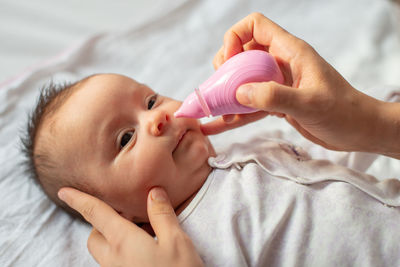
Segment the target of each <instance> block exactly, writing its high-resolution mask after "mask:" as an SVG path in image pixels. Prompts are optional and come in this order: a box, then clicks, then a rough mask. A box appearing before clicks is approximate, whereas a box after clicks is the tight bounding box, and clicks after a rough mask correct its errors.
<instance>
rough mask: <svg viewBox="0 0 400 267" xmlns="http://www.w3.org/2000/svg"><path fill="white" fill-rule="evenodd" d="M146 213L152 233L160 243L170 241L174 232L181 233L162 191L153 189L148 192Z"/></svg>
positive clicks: (176, 219)
mask: <svg viewBox="0 0 400 267" xmlns="http://www.w3.org/2000/svg"><path fill="white" fill-rule="evenodd" d="M147 213H148V215H149V220H150V224H151V226H152V227H153V230H154V233H155V234H156V236H157V238H158V240H159V241H160V242H163V241H166V242H167V241H168V240H170V236H171V234H174V233H176V230H178V231H182V230H181V228H180V226H179V222H178V218H177V217H176V215H175V211H174V209H173V207H172V206H171V203H170V201H169V198H168V195H167V193H166V192H165V190H164V189H162V188H160V187H154V188H152V189H151V190H150V192H149V195H148V198H147Z"/></svg>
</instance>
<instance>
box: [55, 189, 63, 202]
mask: <svg viewBox="0 0 400 267" xmlns="http://www.w3.org/2000/svg"><path fill="white" fill-rule="evenodd" d="M57 195H58V198H59V199H61V200H62V201H64V202H65V192H64V190H58V192H57Z"/></svg>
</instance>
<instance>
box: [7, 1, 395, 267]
mask: <svg viewBox="0 0 400 267" xmlns="http://www.w3.org/2000/svg"><path fill="white" fill-rule="evenodd" d="M53 2H54V1H53ZM84 2H85V3H82V1H79V2H78V1H71V2H70V3H69V4H70V5H72V7H71V6H70V5H68V6H65V7H63V6H62V5H60V4H58V3H57V4H55V3H52V2H51V1H46V0H42V1H41V3H42V5H40V4H38V2H37V1H35V3H33V2H32V3H28V2H23V3H21V2H18V1H11V0H9V1H2V2H1V3H0V10H2V11H0V15H1V16H0V17H1V20H2V23H0V36H3V37H2V40H3V38H4V41H2V42H1V44H0V58H1V59H2V60H0V73H1V74H0V79H1V81H0V101H1V105H0V135H1V138H0V145H1V150H0V166H1V169H0V195H1V198H2V200H1V202H0V214H1V216H0V266H95V265H96V263H95V262H94V261H93V259H92V258H91V256H90V255H89V253H88V251H87V249H86V240H87V237H88V234H89V231H90V228H89V227H88V226H87V225H85V224H83V223H81V222H79V221H76V220H71V219H70V218H69V217H68V216H66V215H65V214H64V213H63V212H62V211H60V210H59V209H58V208H56V207H55V206H54V205H53V204H52V203H51V202H50V201H49V200H48V199H47V198H46V197H45V196H44V195H43V194H42V193H41V191H40V190H39V188H37V187H36V186H35V185H34V184H33V182H32V181H29V179H28V177H27V176H26V175H25V174H24V173H23V168H22V166H21V162H22V154H21V153H20V151H19V147H20V145H19V138H18V136H19V134H20V132H21V130H22V129H23V127H24V126H25V123H26V113H27V112H28V111H29V110H30V109H31V108H32V107H33V104H34V102H35V99H36V97H37V95H38V88H39V87H40V86H41V85H42V84H43V83H45V82H47V81H49V79H53V80H55V81H63V80H77V79H80V78H82V77H84V76H86V75H89V74H92V73H98V72H116V73H121V74H125V75H128V76H131V77H133V78H135V79H137V80H138V81H141V82H144V83H147V84H148V85H149V86H151V87H152V88H153V89H155V90H156V91H158V92H160V93H161V94H165V95H168V96H170V97H173V98H177V99H184V97H185V96H186V95H187V94H189V93H190V92H191V91H192V90H193V88H194V87H196V86H197V85H198V84H200V83H201V82H202V81H203V80H204V79H206V78H207V77H208V76H209V75H210V74H211V73H212V72H213V69H212V64H211V62H212V58H213V56H214V54H215V52H216V51H217V50H218V48H219V47H220V45H221V44H222V38H223V34H224V32H225V31H226V30H227V29H228V28H229V27H230V26H231V25H232V24H233V23H235V22H236V21H238V20H239V19H241V18H243V17H244V16H246V15H247V14H249V13H251V12H253V11H259V12H262V13H264V14H265V15H267V16H268V17H270V18H271V19H273V20H274V21H276V22H277V23H278V24H280V25H282V26H283V27H284V28H286V29H287V30H289V31H290V32H292V33H293V34H295V35H297V36H299V37H301V38H303V39H305V40H306V41H307V42H309V43H311V44H312V45H313V46H314V47H315V48H316V49H317V51H319V53H320V54H321V55H322V56H323V57H324V58H326V59H327V60H328V61H329V62H330V63H331V64H332V65H333V66H334V67H335V68H336V69H338V70H339V72H341V73H342V74H343V75H344V76H345V78H346V79H348V80H349V81H350V82H351V83H352V84H353V85H354V86H355V87H357V88H358V89H360V90H362V91H364V92H366V93H368V94H370V95H372V96H374V97H377V98H380V99H384V98H385V97H386V96H388V95H389V94H390V93H391V92H393V91H394V90H396V85H400V67H399V62H400V40H399V39H400V38H399V36H400V34H399V32H400V30H399V21H400V20H398V19H397V17H395V12H394V11H395V9H396V8H395V7H394V6H392V3H391V2H389V1H383V0H353V1H347V0H336V1H331V2H326V1H318V0H308V1H298V0H286V1H272V0H263V1H262V0H259V1H258V0H254V1H245V0H243V1H240V0H235V1H228V0H225V1H212V0H208V1H189V0H187V1H185V0H180V1H161V0H160V1H150V2H148V3H147V4H145V3H142V1H137V2H132V3H128V4H122V3H120V4H114V5H113V6H109V5H108V4H107V3H106V1H94V0H92V1H84ZM121 2H122V1H121ZM44 4H45V5H46V8H44V6H43V5H44ZM74 4H75V6H73V5H74ZM64 5H67V4H64ZM72 11H74V12H72ZM15 14H17V15H22V17H18V18H17V15H15ZM39 29H40V31H39ZM38 38H39V40H41V41H38ZM40 38H41V39H40ZM79 39H82V40H81V41H79ZM42 40H44V41H42ZM61 49H63V52H62V53H58V51H60V50H61ZM50 55H53V56H52V57H48V56H50ZM43 57H48V58H46V59H43ZM33 63H34V64H33ZM32 64H33V65H32ZM9 77H10V78H9ZM260 132H262V134H264V135H269V136H274V137H280V138H283V139H286V140H289V141H291V142H293V143H295V144H297V145H300V146H303V147H305V148H306V149H307V150H308V151H309V152H310V154H311V155H312V156H314V157H318V158H327V159H330V160H332V161H335V162H337V163H340V164H343V165H347V166H350V167H353V168H355V169H358V170H362V171H365V172H367V173H370V174H373V175H374V176H376V177H377V178H378V179H383V178H389V177H391V178H399V173H400V166H399V165H400V164H398V161H396V160H394V159H390V158H387V157H383V156H375V155H370V154H365V153H344V152H332V151H327V150H325V149H323V148H321V147H319V146H316V145H313V144H312V143H310V142H308V141H307V140H305V139H304V138H302V137H301V136H300V135H299V134H298V133H297V132H296V131H294V130H293V129H292V128H291V127H289V125H288V124H287V123H286V122H284V121H283V120H279V119H277V118H266V119H264V120H262V121H260V122H257V123H254V124H252V125H249V126H246V127H244V128H241V129H237V130H234V131H231V132H230V133H229V134H222V135H219V136H215V137H212V139H211V140H212V142H213V144H214V145H215V147H216V148H217V150H218V149H221V148H223V147H224V146H227V145H229V144H231V143H232V142H237V141H245V140H247V139H248V138H250V137H251V136H253V135H257V134H260Z"/></svg>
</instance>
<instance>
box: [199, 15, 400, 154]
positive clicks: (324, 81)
mask: <svg viewBox="0 0 400 267" xmlns="http://www.w3.org/2000/svg"><path fill="white" fill-rule="evenodd" d="M248 49H263V50H265V51H268V52H269V53H270V54H272V55H273V56H274V57H275V59H276V60H277V62H278V64H279V66H280V68H281V70H282V73H283V75H284V77H285V83H284V84H278V83H276V82H264V83H250V84H246V85H242V86H241V87H239V89H238V90H237V92H236V98H237V100H238V101H239V102H240V103H241V104H243V105H246V106H249V107H254V108H258V109H260V110H263V111H264V112H258V113H254V114H241V115H230V116H224V117H222V118H219V119H217V120H215V121H213V122H210V123H208V124H204V125H203V126H202V130H203V132H204V133H205V134H217V133H220V132H223V131H226V130H228V129H232V128H235V127H238V126H241V125H243V124H246V123H249V122H252V121H254V120H257V119H259V118H261V117H263V116H266V115H268V114H273V115H278V116H281V117H285V118H286V120H287V121H288V122H289V123H290V124H291V125H292V126H293V127H294V128H296V129H297V130H298V131H299V132H300V133H301V134H302V135H303V136H305V137H306V138H308V139H309V140H311V141H313V142H315V143H317V144H320V145H322V146H324V147H326V148H328V149H333V150H344V151H367V152H376V153H381V154H386V155H390V156H394V157H400V142H397V141H396V140H398V136H399V133H400V121H399V116H398V114H399V111H400V108H399V105H398V104H397V105H396V104H390V103H385V102H382V101H378V100H376V99H374V98H372V97H369V96H367V95H365V94H363V93H361V92H359V91H357V90H356V89H355V88H353V87H352V86H351V85H350V84H349V83H348V82H347V81H346V80H345V79H344V78H343V77H342V76H341V75H340V74H339V73H338V72H337V71H336V70H335V69H334V68H333V67H332V66H331V65H329V64H328V63H327V62H326V61H325V60H324V59H323V58H322V57H321V56H319V55H318V53H317V52H316V51H315V50H314V49H313V48H312V47H311V46H310V45H308V44H307V43H306V42H304V41H303V40H301V39H299V38H296V37H295V36H293V35H291V34H290V33H288V32H287V31H285V30H284V29H282V28H281V27H280V26H278V25H277V24H275V23H274V22H272V21H271V20H269V19H268V18H266V17H264V16H263V15H262V14H259V13H254V14H251V15H249V16H247V17H246V18H244V19H243V20H241V21H239V22H238V23H237V24H235V25H234V26H233V27H231V28H230V29H229V30H228V31H227V32H226V34H225V36H224V44H223V46H222V47H221V49H220V50H219V51H218V53H217V54H216V56H215V58H214V66H215V67H216V68H218V67H219V66H220V65H221V64H222V63H223V62H225V61H226V60H227V59H229V58H230V57H231V56H233V55H235V54H237V53H239V52H241V51H243V50H248ZM396 114H397V115H396ZM393 142H395V143H396V145H394V144H393Z"/></svg>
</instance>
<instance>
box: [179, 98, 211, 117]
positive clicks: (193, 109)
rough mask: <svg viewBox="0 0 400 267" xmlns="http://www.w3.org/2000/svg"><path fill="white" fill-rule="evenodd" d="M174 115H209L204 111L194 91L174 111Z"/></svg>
mask: <svg viewBox="0 0 400 267" xmlns="http://www.w3.org/2000/svg"><path fill="white" fill-rule="evenodd" d="M174 116H175V117H176V118H180V117H186V118H196V119H199V118H202V117H205V116H207V114H205V113H204V111H203V108H202V106H201V103H200V102H199V100H198V97H197V95H196V94H195V92H193V93H191V94H190V95H189V96H188V97H187V98H186V99H185V101H183V103H182V105H181V106H180V108H179V109H178V110H177V111H176V112H175V113H174Z"/></svg>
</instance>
